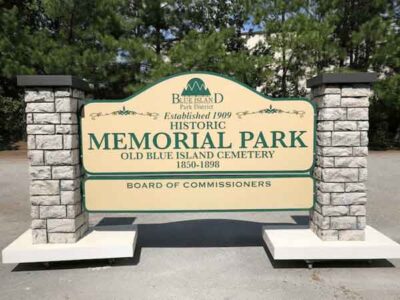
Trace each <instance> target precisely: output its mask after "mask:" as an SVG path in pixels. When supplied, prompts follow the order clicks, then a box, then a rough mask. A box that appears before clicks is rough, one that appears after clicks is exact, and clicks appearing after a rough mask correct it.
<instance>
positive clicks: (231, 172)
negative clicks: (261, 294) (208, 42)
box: [79, 71, 317, 176]
mask: <svg viewBox="0 0 400 300" xmlns="http://www.w3.org/2000/svg"><path fill="white" fill-rule="evenodd" d="M188 74H193V75H194V74H207V75H213V76H217V77H221V78H224V79H227V80H230V81H233V82H235V83H237V84H239V85H241V86H243V87H245V88H246V89H248V90H250V91H252V92H253V93H256V94H257V95H259V96H261V97H263V98H265V99H268V100H272V101H288V100H289V101H304V102H307V103H309V104H310V105H311V106H312V108H313V111H314V143H313V145H312V147H313V160H312V164H311V166H310V168H309V169H306V170H290V171H219V172H218V171H214V172H207V171H188V172H100V173H93V172H89V171H88V170H87V169H86V168H85V165H84V161H83V149H82V122H81V119H82V111H83V109H84V108H85V106H86V105H89V104H92V103H116V102H125V101H128V100H131V99H133V98H135V97H136V96H138V95H139V94H141V93H143V92H144V91H146V90H148V89H150V88H152V87H153V86H155V85H157V84H159V83H161V82H163V81H166V80H169V79H171V78H174V77H178V76H182V75H188ZM84 101H85V102H86V103H85V104H84V105H82V107H81V110H80V112H79V115H80V118H79V139H80V141H79V143H80V151H81V152H80V153H81V165H82V168H83V170H84V173H85V174H88V175H92V176H96V175H100V176H102V175H139V176H148V175H164V176H169V175H184V174H202V175H213V174H221V175H228V174H240V173H248V174H264V175H268V174H276V173H282V174H291V173H298V172H302V173H309V174H311V175H312V172H313V169H314V166H315V159H316V144H317V142H316V140H317V114H316V106H315V103H314V102H312V101H311V100H310V99H308V98H303V97H298V98H296V97H293V98H291V97H288V98H272V97H268V96H266V95H264V94H262V93H260V92H258V91H256V90H254V89H253V88H251V87H250V86H248V85H246V84H244V83H242V82H240V81H238V80H236V79H234V78H232V77H229V76H226V75H222V74H218V73H214V72H209V71H193V72H182V73H177V74H174V75H170V76H167V77H164V78H161V79H159V80H156V81H155V82H153V83H152V84H149V85H147V86H145V87H143V88H141V89H139V90H138V91H137V92H135V93H133V94H132V95H131V96H128V97H127V98H124V99H86V100H84Z"/></svg>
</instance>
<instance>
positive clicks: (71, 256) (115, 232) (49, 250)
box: [2, 226, 137, 264]
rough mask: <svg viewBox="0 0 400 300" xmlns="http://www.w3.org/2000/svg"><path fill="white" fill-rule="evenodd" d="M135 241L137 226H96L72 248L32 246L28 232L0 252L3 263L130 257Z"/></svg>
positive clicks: (50, 245)
mask: <svg viewBox="0 0 400 300" xmlns="http://www.w3.org/2000/svg"><path fill="white" fill-rule="evenodd" d="M136 238H137V229H136V226H98V227H94V228H93V229H92V230H91V231H90V232H89V233H88V234H87V235H86V236H84V237H83V238H82V239H80V240H79V241H78V242H76V243H73V244H32V234H31V230H30V229H29V230H27V231H25V232H24V233H23V234H22V235H21V236H19V237H18V238H17V239H16V240H15V241H14V242H12V243H11V244H10V245H9V246H7V247H6V248H5V249H4V250H3V251H2V256H3V263H12V264H15V263H33V262H52V261H67V260H86V259H113V258H122V257H133V254H134V252H135V246H136Z"/></svg>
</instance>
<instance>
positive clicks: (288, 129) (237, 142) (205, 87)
mask: <svg viewBox="0 0 400 300" xmlns="http://www.w3.org/2000/svg"><path fill="white" fill-rule="evenodd" d="M314 123H315V115H314V107H313V105H312V104H311V103H310V102H308V101H307V100H305V99H297V100H296V99H292V100H289V99H286V100H285V99H268V98H266V97H264V96H262V95H261V94H259V93H257V92H256V91H254V90H251V89H250V88H248V87H247V86H244V85H242V84H240V83H238V82H236V81H233V80H231V79H227V78H225V77H222V76H220V75H215V74H210V73H186V74H181V75H177V76H173V77H170V78H167V79H164V80H162V81H160V82H158V83H156V84H154V85H152V86H150V87H148V88H147V89H145V90H143V91H141V92H139V93H137V94H136V95H134V96H132V97H130V98H127V99H124V100H93V101H90V102H89V103H87V104H86V105H85V106H84V109H83V112H82V119H81V139H82V156H83V165H84V168H85V170H86V172H88V173H89V174H111V173H127V174H128V173H129V174H186V173H188V174H190V173H200V174H204V173H211V174H218V173H221V174H222V173H232V174H234V173H241V174H244V173H254V172H256V173H263V172H265V173H268V172H308V171H310V169H311V168H312V166H313V155H314V142H315V140H314V139H315V133H314V130H315V128H314Z"/></svg>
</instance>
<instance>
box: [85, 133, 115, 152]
mask: <svg viewBox="0 0 400 300" xmlns="http://www.w3.org/2000/svg"><path fill="white" fill-rule="evenodd" d="M108 136H109V133H104V134H103V137H102V138H101V140H100V142H99V141H98V139H97V138H96V136H95V134H94V133H89V141H90V142H89V144H90V147H89V150H93V149H94V148H93V143H94V144H95V146H96V148H97V149H100V147H102V144H103V143H104V146H103V150H110V147H109V144H108Z"/></svg>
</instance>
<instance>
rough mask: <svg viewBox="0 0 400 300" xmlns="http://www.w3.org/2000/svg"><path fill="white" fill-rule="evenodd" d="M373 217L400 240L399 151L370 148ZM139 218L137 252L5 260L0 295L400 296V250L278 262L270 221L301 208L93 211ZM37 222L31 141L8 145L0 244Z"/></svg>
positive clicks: (119, 218) (294, 219) (0, 183)
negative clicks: (112, 257) (381, 255)
mask: <svg viewBox="0 0 400 300" xmlns="http://www.w3.org/2000/svg"><path fill="white" fill-rule="evenodd" d="M368 163H369V181H368V186H369V192H368V194H369V202H368V219H367V222H368V224H369V225H371V226H373V227H375V228H377V229H378V230H380V231H381V232H383V233H384V234H386V235H388V236H389V237H390V238H392V239H394V240H396V241H397V242H400V152H396V151H387V152H371V153H370V156H369V159H368ZM98 222H103V223H116V222H118V223H132V222H134V223H135V224H138V228H139V236H138V243H137V248H136V254H135V257H134V258H133V259H122V260H118V261H117V262H116V263H115V265H113V266H110V265H109V264H108V262H107V261H103V260H96V261H76V262H63V263H53V264H52V265H51V266H50V268H48V269H46V268H44V267H43V265H41V264H20V265H4V264H1V265H0V278H1V279H0V299H89V298H90V299H317V298H323V299H378V298H379V299H400V260H391V261H386V260H378V261H373V262H372V263H371V264H368V263H367V262H365V261H359V262H320V263H317V264H315V265H314V269H312V270H308V269H306V268H305V267H306V265H305V263H304V262H302V261H294V262H274V261H272V259H271V257H270V255H269V252H268V250H267V249H266V248H265V246H264V243H263V241H262V237H261V227H262V226H263V225H265V224H275V223H288V224H295V223H305V222H307V214H306V213H301V212H296V213H294V212H258V213H197V214H194V213H186V214H135V215H132V214H118V215H115V214H114V215H110V214H108V215H105V214H93V215H91V224H97V223H98ZM29 225H30V216H29V203H28V162H27V159H26V152H25V150H24V149H20V150H17V151H3V152H0V248H1V249H2V248H4V247H6V246H7V245H8V244H9V243H10V242H12V241H13V240H14V239H15V238H16V237H17V236H19V235H20V234H21V233H22V232H24V231H25V230H26V229H27V228H28V227H29Z"/></svg>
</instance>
